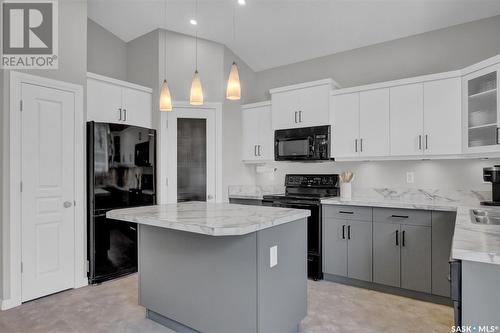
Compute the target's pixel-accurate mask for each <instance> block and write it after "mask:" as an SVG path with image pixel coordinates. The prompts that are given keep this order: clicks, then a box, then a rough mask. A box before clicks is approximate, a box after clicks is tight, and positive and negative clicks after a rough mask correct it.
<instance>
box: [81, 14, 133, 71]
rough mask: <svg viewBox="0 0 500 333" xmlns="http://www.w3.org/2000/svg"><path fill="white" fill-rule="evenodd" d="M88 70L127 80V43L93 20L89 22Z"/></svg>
mask: <svg viewBox="0 0 500 333" xmlns="http://www.w3.org/2000/svg"><path fill="white" fill-rule="evenodd" d="M87 34H88V37H87V39H88V43H87V45H88V47H87V69H88V71H89V72H92V73H96V74H101V75H105V76H109V77H112V78H115V79H118V80H126V79H127V43H125V42H124V41H123V40H121V39H120V38H118V37H116V36H115V35H113V34H112V33H111V32H109V31H108V30H106V29H104V28H103V27H102V26H100V25H99V24H97V23H95V22H94V21H92V20H91V19H88V20H87Z"/></svg>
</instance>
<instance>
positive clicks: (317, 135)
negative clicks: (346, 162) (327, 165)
mask: <svg viewBox="0 0 500 333" xmlns="http://www.w3.org/2000/svg"><path fill="white" fill-rule="evenodd" d="M330 137H331V134H330V126H316V127H303V128H291V129H284V130H277V131H275V132H274V159H275V160H276V161H321V160H329V159H330V140H331V138H330Z"/></svg>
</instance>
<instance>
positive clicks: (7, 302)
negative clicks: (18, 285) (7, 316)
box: [0, 298, 21, 311]
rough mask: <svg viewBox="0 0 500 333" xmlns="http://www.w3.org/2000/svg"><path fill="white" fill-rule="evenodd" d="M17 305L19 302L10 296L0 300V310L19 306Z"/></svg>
mask: <svg viewBox="0 0 500 333" xmlns="http://www.w3.org/2000/svg"><path fill="white" fill-rule="evenodd" d="M19 305H21V302H16V301H14V300H13V299H11V298H10V299H3V300H1V303H0V310H2V311H5V310H9V309H12V308H15V307H16V306H19Z"/></svg>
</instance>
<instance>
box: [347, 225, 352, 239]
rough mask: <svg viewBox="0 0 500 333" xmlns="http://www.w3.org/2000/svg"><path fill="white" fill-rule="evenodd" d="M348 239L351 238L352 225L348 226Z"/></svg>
mask: <svg viewBox="0 0 500 333" xmlns="http://www.w3.org/2000/svg"><path fill="white" fill-rule="evenodd" d="M347 239H351V226H350V225H348V226H347Z"/></svg>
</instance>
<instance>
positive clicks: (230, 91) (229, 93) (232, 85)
mask: <svg viewBox="0 0 500 333" xmlns="http://www.w3.org/2000/svg"><path fill="white" fill-rule="evenodd" d="M226 98H227V99H230V100H239V99H241V84H240V75H239V74H238V67H237V66H236V63H235V62H233V64H232V65H231V71H230V72H229V79H228V80H227V89H226Z"/></svg>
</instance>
